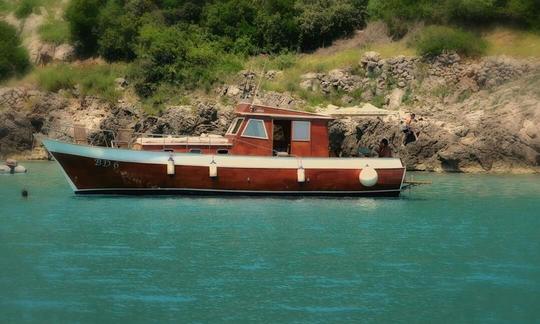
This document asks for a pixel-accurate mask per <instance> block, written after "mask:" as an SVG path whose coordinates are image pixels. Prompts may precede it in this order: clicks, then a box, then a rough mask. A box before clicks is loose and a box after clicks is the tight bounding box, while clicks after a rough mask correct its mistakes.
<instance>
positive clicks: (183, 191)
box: [43, 140, 405, 196]
mask: <svg viewBox="0 0 540 324" xmlns="http://www.w3.org/2000/svg"><path fill="white" fill-rule="evenodd" d="M43 142H44V144H45V146H46V147H47V149H48V150H49V152H50V153H51V154H52V155H53V156H54V158H55V159H56V160H57V161H58V163H59V164H60V166H61V167H62V170H63V171H64V173H65V175H66V178H67V180H68V182H69V183H70V185H71V187H72V189H73V190H74V192H75V193H76V194H81V195H84V194H88V195H91V194H121V195H156V194H159V195H178V194H180V195H250V196H251V195H258V196H270V195H276V196H398V195H399V193H400V191H401V187H402V183H403V179H404V176H405V169H404V168H403V166H402V165H401V161H399V159H338V158H283V157H243V156H221V155H216V156H211V155H201V154H183V153H174V154H172V155H171V153H167V152H146V151H133V150H121V149H109V148H103V147H91V146H85V145H74V144H68V143H63V142H58V141H52V140H44V141H43ZM169 158H172V159H173V161H174V174H167V163H168V162H167V161H168V159H169ZM211 164H214V165H216V173H217V175H215V176H210V175H211V172H210V165H211ZM365 167H371V168H374V169H375V170H376V171H377V174H378V180H377V183H376V184H375V185H373V186H370V187H366V186H363V185H362V184H361V183H360V181H359V174H360V172H361V171H362V169H363V168H365ZM299 169H303V172H304V174H305V179H304V181H303V182H299V181H298V180H299V179H298V170H299Z"/></svg>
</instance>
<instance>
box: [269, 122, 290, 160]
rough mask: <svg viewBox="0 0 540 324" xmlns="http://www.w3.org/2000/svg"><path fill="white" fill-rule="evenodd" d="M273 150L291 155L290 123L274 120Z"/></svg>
mask: <svg viewBox="0 0 540 324" xmlns="http://www.w3.org/2000/svg"><path fill="white" fill-rule="evenodd" d="M273 129H274V131H273V136H272V141H273V149H274V154H276V152H284V153H288V154H290V153H291V121H290V120H274V121H273Z"/></svg>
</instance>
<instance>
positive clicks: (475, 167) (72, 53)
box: [0, 0, 540, 172]
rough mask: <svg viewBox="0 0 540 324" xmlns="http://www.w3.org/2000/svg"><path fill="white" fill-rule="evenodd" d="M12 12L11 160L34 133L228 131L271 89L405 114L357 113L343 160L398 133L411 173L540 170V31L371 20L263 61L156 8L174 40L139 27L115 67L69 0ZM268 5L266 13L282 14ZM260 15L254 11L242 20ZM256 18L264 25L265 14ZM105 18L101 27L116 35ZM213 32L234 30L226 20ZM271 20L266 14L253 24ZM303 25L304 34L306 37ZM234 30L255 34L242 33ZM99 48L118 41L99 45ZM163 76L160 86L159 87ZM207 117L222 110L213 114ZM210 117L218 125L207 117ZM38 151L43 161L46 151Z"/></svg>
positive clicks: (337, 134) (7, 96) (274, 95)
mask: <svg viewBox="0 0 540 324" xmlns="http://www.w3.org/2000/svg"><path fill="white" fill-rule="evenodd" d="M77 1H78V2H81V3H83V2H84V1H87V0H80V1H79V0H77ZM21 2H22V0H21ZM98 2H99V1H98ZM233 2H234V1H233ZM6 3H7V2H5V1H4V3H3V4H2V3H0V12H1V14H2V17H3V19H4V20H5V21H8V22H9V23H10V24H11V25H13V26H16V27H17V30H19V31H20V36H21V37H22V43H23V45H24V46H25V47H26V48H28V50H29V53H30V58H31V61H32V63H33V67H32V68H31V70H29V71H26V72H25V73H24V74H23V75H19V76H16V77H12V78H10V79H7V80H5V81H4V84H3V86H2V88H0V115H2V117H1V118H0V120H3V122H0V155H4V156H5V155H13V154H16V155H17V154H18V155H20V154H21V153H22V154H23V155H24V156H29V155H28V154H29V150H31V149H32V145H33V143H32V141H31V138H29V137H28V134H30V133H31V132H36V131H37V132H39V131H42V130H43V131H45V130H46V129H47V128H48V127H55V126H56V127H58V126H59V125H62V124H65V123H74V122H76V123H82V124H85V125H87V126H88V127H91V128H95V129H99V128H102V129H103V128H118V127H132V128H134V129H136V130H137V131H151V132H158V133H160V132H166V133H192V134H197V133H202V132H216V133H220V132H221V131H223V129H224V127H225V126H226V124H227V122H228V116H229V114H228V111H230V109H231V108H232V107H233V106H234V105H235V103H237V102H239V101H245V100H253V94H254V91H255V89H256V88H257V85H258V84H259V82H260V89H259V92H258V93H257V98H256V101H260V102H262V103H266V104H271V105H278V106H286V107H291V108H295V109H305V110H310V111H321V112H323V113H324V112H330V111H334V112H336V111H337V112H346V111H358V109H361V108H359V107H362V106H363V105H364V104H366V103H369V104H371V105H374V106H376V107H380V108H385V109H388V110H389V111H390V112H395V114H394V115H391V116H388V117H384V118H382V117H376V118H375V117H374V118H358V117H347V118H344V119H342V120H341V121H338V122H336V124H335V125H333V128H332V132H333V133H332V136H333V137H332V139H333V143H332V145H333V147H332V149H333V150H334V152H335V153H336V154H338V155H343V156H348V155H354V154H356V153H355V152H357V151H358V149H359V148H360V147H368V148H369V147H373V146H374V145H376V143H378V141H379V140H380V138H383V137H385V138H389V139H390V141H391V144H392V145H393V147H394V149H395V151H396V154H398V155H399V156H401V157H402V158H403V159H404V160H405V162H406V164H407V165H408V166H409V168H410V169H415V170H433V171H465V172H479V171H482V172H485V171H490V172H509V171H510V172H538V171H539V168H538V166H539V165H540V143H539V141H540V138H539V136H538V132H539V129H538V125H540V106H539V103H540V93H539V92H538V89H539V88H540V70H539V66H540V63H539V62H540V61H539V60H540V34H538V33H536V32H534V31H533V28H529V27H526V26H516V25H515V24H505V25H501V24H498V25H494V24H492V23H485V24H481V25H476V26H472V27H470V28H469V27H468V30H470V31H464V30H463V29H461V28H459V27H455V26H456V25H455V23H452V22H448V21H447V23H449V25H451V26H452V27H438V26H435V27H431V26H429V24H428V23H427V22H424V23H419V22H418V21H405V22H404V23H403V26H406V32H404V34H403V35H400V37H399V38H396V35H395V30H394V29H395V27H396V26H393V25H392V24H391V23H389V22H388V21H387V22H381V21H370V22H368V23H367V24H366V25H365V26H363V24H364V23H366V22H365V21H350V24H351V25H350V26H349V27H348V28H350V27H351V26H352V27H354V26H356V27H360V29H355V30H351V31H345V32H343V34H340V33H338V32H336V33H335V34H328V35H327V37H329V38H328V39H329V40H331V41H330V43H331V44H332V45H331V46H323V45H327V44H326V43H325V42H322V43H313V40H312V41H310V42H312V43H309V44H311V45H309V46H308V45H306V44H307V43H305V40H295V42H297V43H294V44H293V43H290V42H289V43H288V42H283V41H280V42H278V43H272V41H270V38H268V39H267V40H266V41H264V39H265V38H264V37H266V36H264V35H259V36H260V37H262V38H261V39H262V40H261V41H262V42H263V43H260V44H249V43H242V44H243V46H246V48H252V50H250V51H252V52H251V53H250V52H247V53H240V52H237V50H238V48H237V47H234V46H232V47H231V44H232V43H230V41H231V40H235V39H236V40H237V41H238V40H240V39H241V38H242V37H243V36H246V35H248V34H245V33H246V31H245V30H243V29H242V28H245V26H243V27H238V29H233V30H228V31H227V32H225V34H223V35H220V36H219V37H218V38H216V36H215V35H214V36H212V37H210V38H206V36H204V37H202V38H199V39H191V40H189V39H188V41H187V43H177V42H176V39H177V36H179V35H182V33H184V31H182V30H181V28H180V27H178V26H177V25H175V26H176V27H170V26H169V25H167V24H168V22H167V19H172V18H167V17H169V16H168V15H170V12H169V11H170V8H165V7H164V8H161V7H159V8H158V7H156V8H155V9H153V10H155V12H157V13H158V14H159V15H161V17H165V18H167V19H165V22H164V24H165V25H164V26H165V27H163V28H165V32H163V33H157V31H158V29H156V28H155V27H153V26H152V25H151V24H150V25H148V26H146V27H136V28H141V29H139V33H140V35H141V36H140V37H142V38H140V39H139V41H141V39H142V40H143V43H141V44H144V46H143V47H142V49H141V47H140V46H138V47H137V50H136V53H135V52H134V53H133V54H134V55H135V57H134V58H129V59H126V57H122V59H120V60H117V59H113V60H111V57H110V55H113V54H114V53H116V54H114V55H119V54H122V55H124V54H125V53H126V52H125V51H123V50H122V51H120V52H118V51H112V49H111V48H110V47H106V48H107V50H105V49H104V48H105V47H104V48H103V49H99V48H98V49H97V50H96V51H97V52H95V53H94V54H93V55H92V56H93V57H91V58H84V55H81V52H80V48H78V47H77V45H76V44H77V43H74V42H73V35H71V36H70V35H69V34H70V32H69V28H68V27H66V26H67V24H68V22H67V21H66V19H67V18H66V15H65V14H64V10H65V9H66V8H67V7H69V6H70V2H68V1H52V0H49V1H45V0H43V1H36V2H35V3H37V5H35V6H34V7H33V9H32V10H31V12H30V14H28V15H27V16H26V17H24V18H17V16H16V14H15V12H16V10H17V7H16V6H13V5H12V6H9V5H6ZM298 3H302V2H301V1H300V2H298ZM298 3H297V4H296V5H295V6H294V8H293V9H294V10H298V12H299V13H301V14H305V15H308V14H309V15H311V14H313V12H312V11H310V10H313V8H312V7H309V6H305V5H304V4H298ZM347 3H348V4H349V5H350V6H351V7H347V8H345V7H340V8H341V9H343V8H345V9H343V10H345V11H346V10H349V9H350V8H353V7H354V6H355V5H356V2H354V1H351V2H350V3H349V2H347ZM225 7H226V6H225ZM227 8H228V7H227ZM118 9H119V8H112V7H111V8H109V9H108V10H111V11H112V12H116V11H115V10H118ZM210 9H212V8H210ZM210 9H208V8H207V9H204V10H205V11H204V12H207V11H206V10H210ZM214 9H216V8H214ZM217 9H220V10H221V9H223V8H221V7H220V8H217ZM217 9H216V10H217ZM255 9H256V10H263V11H262V12H264V13H265V14H266V13H268V12H269V11H268V10H270V11H272V10H275V13H279V12H280V11H279V10H281V9H279V8H277V9H276V8H255ZM255 9H254V8H252V7H250V6H249V5H246V7H245V8H244V9H243V10H255ZM175 10H176V9H175ZM256 10H255V11H253V13H255V17H260V16H257V11H256ZM345 11H343V12H345ZM174 12H175V15H179V13H178V12H177V11H174ZM231 14H232V13H231ZM209 15H210V14H208V13H205V14H201V17H203V16H204V18H197V19H200V20H201V22H196V23H193V24H192V25H191V27H187V26H185V27H182V28H187V29H190V28H191V29H193V28H195V29H194V31H196V30H198V31H201V29H200V28H201V27H194V26H195V25H197V24H200V26H203V25H205V26H206V25H208V24H209V23H208V19H210V18H208V17H210V16H209ZM103 17H104V18H102V19H100V20H99V21H100V22H99V23H100V24H105V25H106V26H109V25H107V24H109V23H107V20H106V16H103ZM174 17H178V16H174ZM306 17H308V16H306ZM310 17H311V16H310ZM214 18H215V19H217V18H216V17H214ZM214 18H213V19H214ZM219 18H220V19H221V18H223V17H222V16H219ZM381 18H382V19H383V20H384V17H381ZM174 19H177V18H174ZM178 19H179V18H178ZM182 19H183V18H182ZM448 19H450V18H448ZM203 20H204V21H205V22H202V21H203ZM104 21H105V22H104ZM291 21H293V20H291ZM213 23H216V24H217V25H216V26H222V25H220V24H221V23H222V22H220V23H219V24H218V22H215V21H214V22H213ZM246 23H248V24H249V23H251V22H249V21H248V22H246ZM259 23H262V22H261V21H260V20H258V19H255V18H254V20H253V24H255V25H254V26H257V24H259ZM356 24H358V25H356ZM44 26H49V27H47V28H45V27H44ZM50 26H53V27H50ZM212 26H213V25H212ZM299 26H300V27H294V26H293V27H291V28H304V27H301V26H302V25H299ZM387 26H390V28H389V27H387ZM111 28H112V27H111ZM115 28H116V27H115ZM179 28H180V29H179ZM204 28H206V27H204ZM216 28H217V27H216ZM445 28H446V29H445ZM205 30H206V29H205ZM208 30H212V29H208ZM249 30H252V29H249ZM307 31H308V29H305V30H304V32H306V33H307ZM440 31H442V34H443V36H441V32H440ZM206 32H207V31H205V32H204V33H206ZM210 32H211V33H221V32H224V30H222V29H219V28H218V29H216V30H215V31H210ZM233 32H234V33H238V32H241V33H244V34H241V35H237V34H235V35H236V36H235V35H232V34H231V33H233ZM250 32H251V31H250ZM311 32H313V30H311ZM254 33H255V34H257V31H254ZM437 33H439V34H437ZM66 34H67V35H66ZM255 34H253V35H255ZM447 34H452V35H455V37H454V38H452V39H450V41H449V42H448V41H445V42H444V43H445V44H446V43H453V44H454V45H455V47H454V48H453V50H452V49H445V48H442V49H441V50H442V51H443V53H442V54H441V53H440V52H434V53H433V54H431V52H430V54H426V52H425V51H426V48H427V50H428V51H438V50H439V49H440V48H439V47H437V46H438V43H437V42H439V39H438V38H437V37H447ZM242 35H243V36H242ZM249 35H251V34H249ZM306 35H308V34H306ZM344 35H345V37H343V36H344ZM434 35H435V36H434ZM259 36H257V37H259ZM263 36H264V37H263ZM267 36H268V35H267ZM111 37H114V34H112V35H111ZM189 37H192V36H189ZM189 37H188V38H189ZM249 37H251V36H249ZM254 37H255V36H254ZM257 37H255V38H250V39H259V38H257ZM191 41H194V42H195V43H190V42H191ZM197 41H200V43H197ZM422 41H423V43H422ZM264 42H266V43H264ZM302 42H304V43H302ZM426 42H427V43H426ZM95 44H98V45H97V46H98V47H99V46H101V45H99V44H109V45H110V44H111V43H105V40H99V39H98V40H97V43H95ZM171 44H172V45H171ZM193 44H199V45H193ZM272 44H273V45H272ZM276 44H279V46H284V47H285V49H284V50H282V51H280V52H281V54H271V55H266V54H261V53H257V52H256V50H253V49H256V48H265V46H274V45H276ZM298 44H300V45H298ZM426 44H427V47H426ZM471 44H473V45H474V46H476V44H481V46H480V47H477V48H478V51H479V52H478V53H474V54H471V52H469V50H470V48H472V47H473V45H471ZM109 45H107V46H109ZM124 45H128V46H131V45H129V44H128V43H126V44H124ZM173 45H174V46H173ZM420 45H424V46H420ZM252 46H255V47H252ZM287 46H306V50H305V51H303V52H302V51H300V52H298V51H292V52H291V51H290V50H287V49H286V47H287ZM310 47H311V48H310ZM235 48H236V49H235ZM307 48H310V49H309V50H307ZM163 50H164V51H165V52H166V53H169V54H171V55H172V54H174V55H175V57H177V58H176V60H173V61H170V62H165V63H163V64H162V65H152V64H153V63H152V64H149V63H148V62H151V61H152V60H155V59H156V58H157V57H158V56H159V55H162V54H163V53H164V52H161V51H163ZM101 51H102V52H101ZM447 52H448V53H447ZM453 52H459V53H460V54H453ZM100 53H101V54H102V55H100ZM179 53H184V54H182V55H184V56H183V58H181V57H178V56H176V55H180V54H179ZM186 53H187V54H186ZM158 54H159V55H158ZM156 55H157V56H156ZM185 55H187V56H185ZM216 55H218V56H216ZM107 57H108V59H105V58H107ZM180 61H181V62H183V63H182V64H179V62H180ZM201 63H202V65H201ZM165 67H166V70H164V69H162V68H165ZM145 69H146V70H145ZM171 71H174V73H172V74H170V72H171ZM152 73H156V75H159V78H157V79H156V78H153V79H148V76H149V75H153V74H152ZM346 107H351V108H347V109H345V108H346ZM208 110H210V111H214V112H215V113H211V114H209V115H208V114H207V113H206V112H207V111H208ZM406 112H415V113H417V115H419V116H421V122H420V123H419V125H418V127H419V128H420V129H421V130H420V132H421V135H420V136H419V140H418V141H417V142H416V143H412V144H409V145H407V146H406V147H405V146H403V145H402V137H403V135H402V134H401V133H400V128H399V122H400V121H399V116H403V115H404V114H405V113H406ZM201 116H206V117H201ZM207 116H214V117H212V118H211V119H210V120H208V119H207ZM392 116H393V117H392ZM32 154H33V156H34V157H40V156H41V157H42V155H40V153H39V151H35V150H34V151H33V153H32ZM24 156H23V157H24Z"/></svg>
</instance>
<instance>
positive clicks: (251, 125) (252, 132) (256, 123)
mask: <svg viewBox="0 0 540 324" xmlns="http://www.w3.org/2000/svg"><path fill="white" fill-rule="evenodd" d="M242 136H244V137H253V138H262V139H268V134H267V133H266V127H264V121H263V120H261V119H250V120H248V122H247V125H246V128H245V129H244V132H243V133H242Z"/></svg>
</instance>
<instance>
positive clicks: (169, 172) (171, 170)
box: [167, 156, 175, 175]
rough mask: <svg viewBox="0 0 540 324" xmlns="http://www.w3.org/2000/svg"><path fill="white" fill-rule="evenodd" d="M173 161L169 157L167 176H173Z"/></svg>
mask: <svg viewBox="0 0 540 324" xmlns="http://www.w3.org/2000/svg"><path fill="white" fill-rule="evenodd" d="M174 169H175V168H174V160H173V158H172V156H171V157H169V159H168V160H167V175H174Z"/></svg>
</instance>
